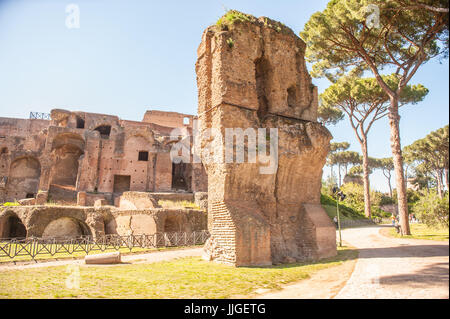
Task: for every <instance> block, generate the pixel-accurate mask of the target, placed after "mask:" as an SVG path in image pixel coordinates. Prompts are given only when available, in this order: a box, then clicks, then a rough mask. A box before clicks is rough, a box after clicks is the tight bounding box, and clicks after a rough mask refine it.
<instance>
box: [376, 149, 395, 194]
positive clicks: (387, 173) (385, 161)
mask: <svg viewBox="0 0 450 319" xmlns="http://www.w3.org/2000/svg"><path fill="white" fill-rule="evenodd" d="M377 164H378V165H377V168H379V169H381V171H382V172H383V175H384V177H386V179H387V183H388V186H389V197H391V198H392V185H391V176H392V171H393V170H394V162H393V161H392V157H386V158H380V159H378V160H377Z"/></svg>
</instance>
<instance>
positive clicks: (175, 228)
mask: <svg viewBox="0 0 450 319" xmlns="http://www.w3.org/2000/svg"><path fill="white" fill-rule="evenodd" d="M180 230H181V225H180V221H179V219H178V218H176V217H174V216H169V217H167V218H166V220H165V221H164V232H165V233H175V232H179V231H180Z"/></svg>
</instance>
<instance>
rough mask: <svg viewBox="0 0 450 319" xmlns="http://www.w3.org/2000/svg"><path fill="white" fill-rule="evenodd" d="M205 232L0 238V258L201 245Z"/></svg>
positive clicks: (207, 234)
mask: <svg viewBox="0 0 450 319" xmlns="http://www.w3.org/2000/svg"><path fill="white" fill-rule="evenodd" d="M208 237H209V233H208V231H207V230H202V231H194V232H190V233H188V232H173V233H155V234H150V235H145V234H143V235H128V236H120V235H105V236H101V237H96V238H94V237H92V236H80V237H71V238H65V237H58V238H56V237H55V238H38V237H27V238H7V239H0V258H2V257H3V258H5V257H6V258H10V259H13V258H16V257H21V256H29V257H31V259H33V260H34V259H35V258H36V257H37V256H39V255H42V254H47V255H50V256H55V255H57V254H69V255H71V254H73V253H78V252H81V253H85V254H86V255H87V254H89V253H90V252H91V251H105V250H111V249H114V250H120V249H123V248H125V249H129V250H130V251H131V250H132V249H133V248H159V247H180V246H195V245H201V244H204V243H205V242H206V239H208Z"/></svg>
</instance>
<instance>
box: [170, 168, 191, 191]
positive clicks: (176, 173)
mask: <svg viewBox="0 0 450 319" xmlns="http://www.w3.org/2000/svg"><path fill="white" fill-rule="evenodd" d="M191 181H192V164H191V163H183V162H180V163H178V164H177V163H172V189H173V190H184V191H188V192H190V191H191Z"/></svg>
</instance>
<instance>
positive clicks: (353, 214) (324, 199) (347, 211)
mask: <svg viewBox="0 0 450 319" xmlns="http://www.w3.org/2000/svg"><path fill="white" fill-rule="evenodd" d="M322 190H323V191H326V189H324V188H323V189H322ZM320 203H321V204H322V206H323V207H324V208H325V210H326V211H327V213H328V215H329V216H330V218H333V217H334V216H335V215H336V200H335V199H334V198H333V197H331V196H329V195H327V194H324V193H322V194H321V195H320ZM331 208H332V209H331ZM339 213H340V214H341V215H342V216H345V217H347V218H350V219H358V218H364V217H365V216H364V215H362V214H360V213H359V212H357V211H355V210H354V209H352V208H351V207H348V206H347V205H345V203H343V202H340V203H339Z"/></svg>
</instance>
